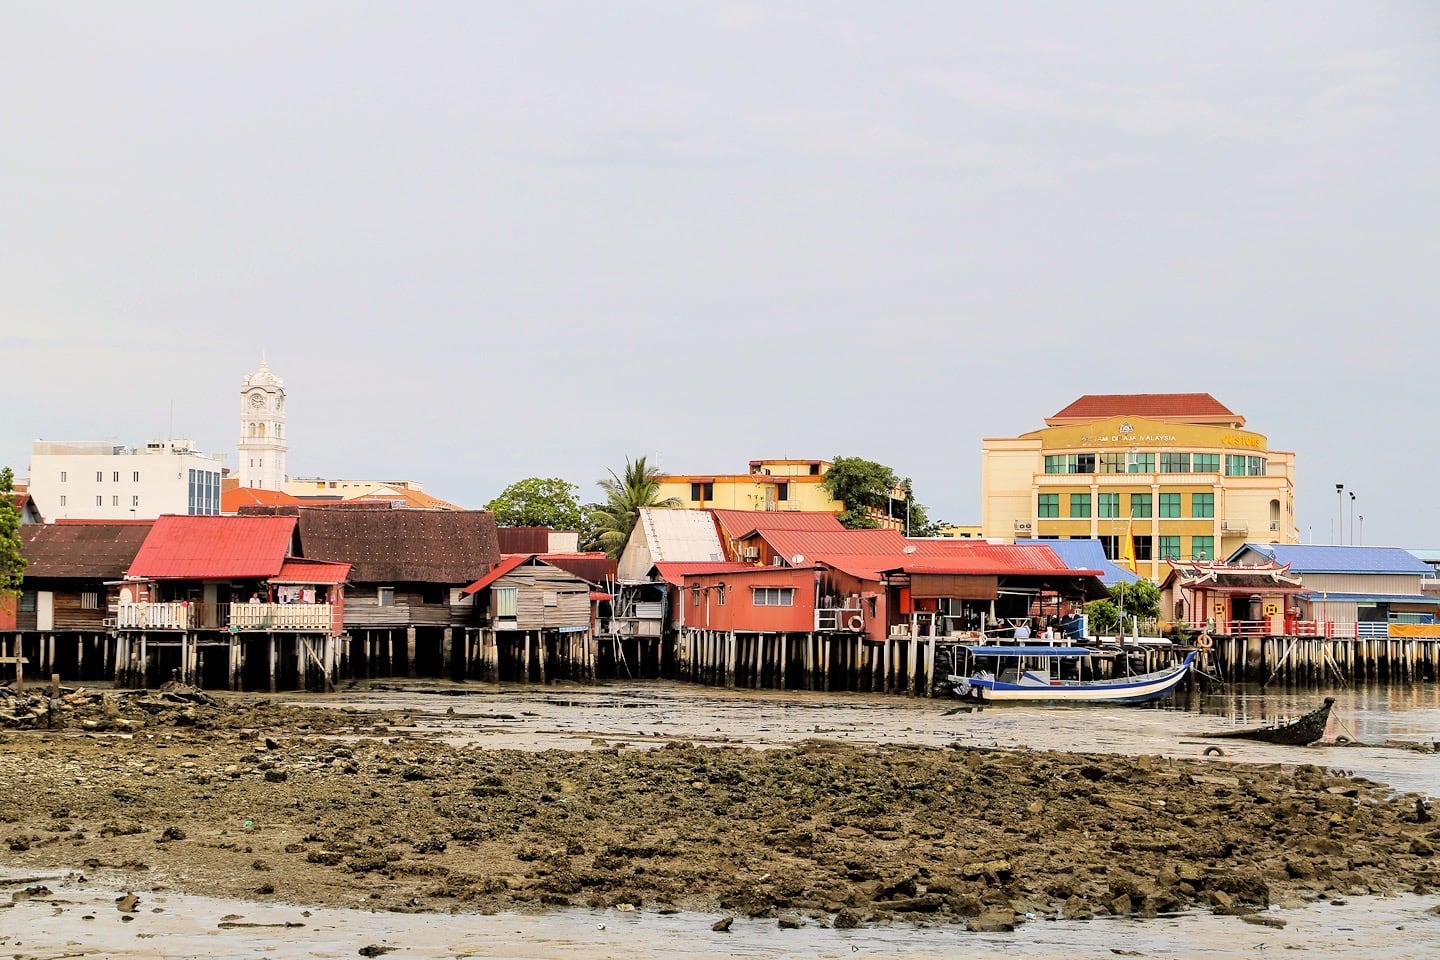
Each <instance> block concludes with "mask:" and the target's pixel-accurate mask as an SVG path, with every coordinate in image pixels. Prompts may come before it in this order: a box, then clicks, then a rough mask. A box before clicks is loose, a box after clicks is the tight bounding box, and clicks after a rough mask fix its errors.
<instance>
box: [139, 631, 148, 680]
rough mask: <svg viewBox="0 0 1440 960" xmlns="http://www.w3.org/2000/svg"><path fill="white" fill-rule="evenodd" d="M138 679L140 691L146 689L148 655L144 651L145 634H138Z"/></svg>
mask: <svg viewBox="0 0 1440 960" xmlns="http://www.w3.org/2000/svg"><path fill="white" fill-rule="evenodd" d="M138 679H139V681H140V683H139V687H140V689H141V690H144V689H146V686H147V684H149V682H150V653H149V651H147V650H146V649H145V634H143V633H142V634H140V669H139V678H138Z"/></svg>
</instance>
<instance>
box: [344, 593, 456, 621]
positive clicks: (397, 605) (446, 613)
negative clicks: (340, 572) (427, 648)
mask: <svg viewBox="0 0 1440 960" xmlns="http://www.w3.org/2000/svg"><path fill="white" fill-rule="evenodd" d="M382 586H384V587H392V586H393V588H394V590H395V602H394V603H393V604H387V605H385V606H383V607H382V606H380V587H382ZM437 589H440V588H437V587H422V586H421V585H419V584H404V583H396V584H388V583H386V584H372V583H365V584H359V585H352V586H351V587H350V588H349V589H348V590H346V591H345V597H344V605H345V626H346V628H354V627H411V626H415V627H448V626H458V625H460V624H463V623H466V622H468V617H469V615H470V607H469V606H459V605H455V606H452V605H451V603H450V596H451V590H450V588H449V587H445V588H443V591H442V602H440V603H427V602H425V594H426V593H427V592H433V591H435V590H437Z"/></svg>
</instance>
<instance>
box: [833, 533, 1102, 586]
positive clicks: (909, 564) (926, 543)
mask: <svg viewBox="0 0 1440 960" xmlns="http://www.w3.org/2000/svg"><path fill="white" fill-rule="evenodd" d="M908 545H909V546H912V547H914V548H915V550H914V552H913V553H905V552H904V549H903V548H902V549H901V550H897V551H895V552H893V553H883V554H870V553H860V554H843V553H823V552H822V553H812V554H808V555H807V556H806V559H807V560H810V561H813V562H815V563H820V564H824V565H825V566H827V567H834V568H835V569H836V570H839V571H841V572H842V573H848V574H850V575H851V576H852V577H860V578H861V579H864V580H878V579H880V575H881V574H882V573H885V572H889V571H895V570H899V571H903V572H905V573H934V574H960V575H969V576H1050V575H1052V574H1060V575H1065V576H1075V577H1082V576H1089V577H1098V576H1100V571H1098V570H1074V569H1071V568H1069V567H1067V566H1066V565H1065V562H1064V561H1063V560H1061V559H1060V557H1059V556H1057V555H1056V553H1055V551H1053V550H1051V549H1050V548H1049V547H1043V546H1035V547H1032V546H1015V545H1013V544H1000V543H975V542H973V541H965V540H944V541H941V540H912V541H910V543H909V544H908Z"/></svg>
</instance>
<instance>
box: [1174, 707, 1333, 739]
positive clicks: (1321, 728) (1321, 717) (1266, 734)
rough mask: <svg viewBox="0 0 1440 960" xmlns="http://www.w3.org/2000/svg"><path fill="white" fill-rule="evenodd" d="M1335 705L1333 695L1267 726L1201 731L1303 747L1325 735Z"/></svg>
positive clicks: (1220, 737)
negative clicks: (1298, 714) (1287, 719)
mask: <svg viewBox="0 0 1440 960" xmlns="http://www.w3.org/2000/svg"><path fill="white" fill-rule="evenodd" d="M1334 706H1335V698H1334V697H1326V698H1325V702H1324V703H1322V704H1321V705H1320V706H1319V707H1318V708H1316V709H1314V710H1311V711H1310V712H1309V713H1307V714H1305V716H1303V717H1301V718H1300V719H1298V720H1292V721H1290V722H1288V723H1278V724H1273V725H1271V726H1268V727H1253V728H1250V729H1246V730H1226V731H1225V732H1223V733H1202V734H1200V736H1202V737H1208V738H1211V739H1228V740H1259V741H1260V742H1261V743H1278V744H1283V745H1285V746H1290V747H1303V746H1306V745H1308V744H1312V743H1314V742H1315V741H1316V740H1319V739H1320V738H1321V737H1323V736H1325V725H1326V724H1327V723H1328V722H1329V721H1330V709H1331V708H1332V707H1334Z"/></svg>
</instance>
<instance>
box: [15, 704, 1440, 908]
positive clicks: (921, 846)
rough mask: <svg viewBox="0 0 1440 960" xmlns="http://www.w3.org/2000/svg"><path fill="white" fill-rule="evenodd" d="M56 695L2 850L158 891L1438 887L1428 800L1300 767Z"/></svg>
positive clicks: (875, 897) (31, 740)
mask: <svg viewBox="0 0 1440 960" xmlns="http://www.w3.org/2000/svg"><path fill="white" fill-rule="evenodd" d="M43 706H44V709H43V710H32V711H30V713H29V715H27V714H25V713H21V714H19V715H20V716H21V717H22V720H21V721H17V722H16V726H21V725H24V726H27V727H29V729H13V730H10V731H7V732H3V733H0V850H3V851H4V852H3V859H0V863H3V864H5V865H6V866H7V867H10V868H14V869H18V870H35V871H37V872H39V871H47V870H48V871H54V870H65V871H73V872H75V873H77V874H85V875H86V876H89V877H91V878H95V879H100V878H104V879H106V880H107V881H111V882H116V883H118V884H120V885H122V886H128V887H132V888H133V889H135V890H136V891H145V890H150V889H154V888H156V887H163V888H169V889H176V890H184V891H187V892H193V893H201V894H207V895H211V896H219V897H226V898H236V899H246V900H253V901H262V902H263V901H274V902H287V903H295V904H308V905H317V906H345V907H366V908H371V909H383V910H395V911H407V912H411V911H440V912H443V911H450V910H465V911H494V910H529V909H541V910H543V909H549V908H555V907H562V906H597V907H598V906H609V907H619V908H621V909H627V908H630V907H633V908H636V909H640V910H670V909H684V910H695V911H708V912H711V913H714V914H715V915H716V917H717V919H719V918H721V917H723V916H726V915H733V916H750V917H767V918H776V920H777V921H778V922H781V923H786V922H807V923H828V924H834V925H838V926H852V925H857V924H866V925H868V924H881V923H889V922H909V923H949V924H963V925H966V926H968V927H970V928H971V929H984V930H1003V929H1006V928H1007V927H1009V926H1013V925H1014V924H1015V923H1018V922H1024V920H1025V919H1027V918H1041V917H1056V916H1063V917H1067V918H1083V917H1088V916H1096V915H1104V914H1127V915H1137V916H1153V915H1156V914H1162V913H1168V912H1173V911H1179V910H1188V909H1197V908H1198V909H1208V910H1213V911H1215V912H1220V913H1239V914H1250V915H1254V916H1255V917H1256V918H1257V919H1262V920H1265V921H1267V922H1283V920H1276V919H1273V917H1274V915H1273V914H1269V913H1266V912H1265V911H1266V908H1267V907H1269V906H1271V905H1280V906H1290V905H1299V904H1301V903H1305V902H1310V901H1314V900H1317V899H1326V900H1338V899H1343V898H1346V897H1354V896H1362V895H1367V894H1390V893H1396V892H1401V891H1410V892H1417V893H1428V892H1430V891H1431V890H1432V889H1434V888H1435V887H1437V886H1440V869H1437V866H1436V864H1435V862H1434V861H1435V858H1434V851H1435V848H1436V846H1437V845H1440V823H1437V821H1436V820H1435V819H1432V813H1431V811H1430V810H1429V809H1428V808H1427V806H1426V802H1425V801H1422V800H1421V799H1420V798H1419V797H1417V796H1414V795H1410V796H1401V797H1395V796H1392V791H1391V790H1390V789H1389V788H1387V787H1384V786H1382V785H1378V784H1372V783H1367V782H1365V781H1362V780H1354V779H1349V778H1345V777H1339V776H1334V775H1332V774H1329V773H1327V772H1326V771H1324V770H1322V769H1320V768H1319V767H1315V766H1310V765H1303V764H1302V765H1284V766H1257V765H1245V766H1241V765H1236V766H1217V765H1215V764H1213V763H1204V762H1198V761H1185V760H1175V759H1165V758H1158V757H1138V758H1129V757H1116V756H1102V755H1084V754H1069V753H1039V752H1033V751H1001V750H982V749H971V748H948V749H947V748H926V747H900V746H873V745H872V746H857V745H850V744H838V743H831V742H826V741H823V740H814V741H809V742H805V743H801V744H798V745H795V746H791V747H785V748H780V749H772V750H763V751H758V750H750V749H745V748H741V747H732V746H722V747H716V746H695V745H692V744H689V743H686V742H683V741H680V742H677V741H671V742H668V743H666V744H665V745H664V746H662V747H659V748H656V749H648V750H637V749H629V748H620V747H617V746H616V745H614V744H612V743H609V742H606V741H604V740H600V741H597V742H595V743H594V744H593V745H592V747H593V749H591V750H589V751H585V752H576V751H558V750H554V751H545V752H538V753H537V752H526V751H517V750H494V749H478V748H460V749H457V748H453V747H449V746H446V745H444V744H441V743H437V742H431V741H428V740H425V739H421V738H417V737H415V736H414V735H413V731H411V730H410V728H411V726H412V724H411V719H412V718H411V717H409V716H406V715H405V714H403V713H399V712H396V711H365V710H346V711H338V710H325V709H306V708H300V707H293V706H281V705H278V704H275V703H272V702H271V701H269V700H268V699H266V698H244V699H229V700H225V701H223V702H220V703H213V704H212V703H208V702H205V701H204V700H203V699H202V700H201V701H200V702H192V701H188V700H186V699H185V697H184V696H183V692H182V695H175V696H171V697H169V698H167V697H165V696H163V695H161V694H158V693H157V694H149V695H144V696H139V695H119V696H112V695H106V696H103V697H102V696H99V695H94V696H77V697H73V698H71V699H70V700H69V701H62V702H60V703H58V704H55V705H51V704H49V703H48V702H47V703H45V704H43ZM12 713H14V711H12ZM12 895H13V896H40V895H41V894H39V893H35V892H31V893H27V892H26V891H25V890H23V889H18V888H17V889H13V890H7V891H3V892H0V896H3V899H4V900H7V901H8V900H9V899H10V897H11V896H12Z"/></svg>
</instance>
